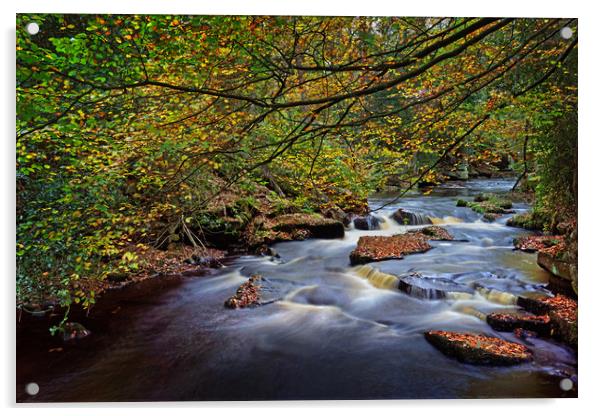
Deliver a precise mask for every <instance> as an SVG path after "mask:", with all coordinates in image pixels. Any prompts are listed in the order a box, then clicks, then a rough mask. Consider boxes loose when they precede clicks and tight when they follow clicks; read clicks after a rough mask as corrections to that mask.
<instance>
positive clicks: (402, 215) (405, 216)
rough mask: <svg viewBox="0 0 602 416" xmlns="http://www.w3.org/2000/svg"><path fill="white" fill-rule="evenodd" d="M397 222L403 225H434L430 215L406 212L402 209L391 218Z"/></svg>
mask: <svg viewBox="0 0 602 416" xmlns="http://www.w3.org/2000/svg"><path fill="white" fill-rule="evenodd" d="M391 217H392V218H393V219H394V220H395V221H397V222H398V223H399V224H401V225H429V224H432V222H431V219H430V218H429V216H428V215H426V214H422V213H418V212H408V211H404V210H403V209H402V208H400V209H398V210H397V211H395V212H394V213H393V215H392V216H391Z"/></svg>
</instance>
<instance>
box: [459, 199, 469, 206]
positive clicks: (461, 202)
mask: <svg viewBox="0 0 602 416" xmlns="http://www.w3.org/2000/svg"><path fill="white" fill-rule="evenodd" d="M456 206H457V207H467V206H468V201H465V200H463V199H458V202H456Z"/></svg>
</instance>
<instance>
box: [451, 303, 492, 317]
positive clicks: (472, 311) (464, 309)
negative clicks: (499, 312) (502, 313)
mask: <svg viewBox="0 0 602 416" xmlns="http://www.w3.org/2000/svg"><path fill="white" fill-rule="evenodd" d="M453 310H455V311H456V312H459V313H463V314H466V315H471V316H474V317H475V318H479V319H480V320H481V321H485V320H487V314H486V313H484V312H481V311H480V310H478V309H476V308H474V307H472V306H467V305H458V306H456V307H454V308H453Z"/></svg>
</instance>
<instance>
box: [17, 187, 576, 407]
mask: <svg viewBox="0 0 602 416" xmlns="http://www.w3.org/2000/svg"><path fill="white" fill-rule="evenodd" d="M511 186H512V181H511V180H473V181H468V182H465V183H460V184H447V185H444V186H441V187H439V188H436V189H435V190H434V191H433V192H432V193H431V194H430V195H429V196H422V195H413V196H408V197H405V198H402V199H401V200H399V201H397V202H396V203H394V204H392V205H390V206H387V207H386V208H384V209H382V210H380V211H378V212H377V215H379V216H382V217H383V218H385V222H384V223H383V224H382V229H380V230H374V231H360V230H355V229H348V230H347V232H346V234H345V237H344V238H343V239H339V240H319V239H310V240H306V241H296V242H286V243H279V244H276V245H275V246H274V247H273V248H274V249H275V250H276V252H278V253H279V255H280V258H269V257H259V256H243V257H239V258H237V259H235V260H233V261H232V262H230V263H229V264H228V265H227V266H226V267H224V268H222V269H220V270H219V271H218V272H216V273H214V274H213V275H210V276H205V277H192V278H187V279H186V280H185V281H184V282H182V284H179V285H177V286H175V287H173V288H171V289H169V290H166V291H164V292H162V293H161V294H160V295H157V296H155V297H153V298H152V299H148V301H147V302H144V303H142V304H138V305H136V307H135V308H130V310H128V314H129V316H128V319H127V325H125V324H124V325H122V326H121V328H120V330H118V331H114V332H113V333H112V335H111V339H110V341H105V342H102V343H100V344H99V345H98V346H96V347H95V348H93V349H92V350H90V351H86V352H80V353H74V354H76V356H74V358H73V359H72V360H71V359H69V360H67V361H69V363H65V364H64V365H63V366H62V367H59V368H60V369H59V370H57V369H56V367H57V366H56V365H55V366H54V367H53V368H54V369H53V370H52V371H49V372H48V373H44V374H41V375H40V378H39V380H31V381H35V382H37V383H38V384H39V385H40V392H39V394H38V395H37V396H33V397H21V400H24V401H34V402H35V401H154V400H169V401H175V400H268V399H282V400H284V399H393V398H399V399H401V398H408V399H419V398H431V399H432V398H479V397H563V396H566V395H567V394H568V395H571V394H573V395H574V393H565V392H563V391H562V390H561V389H560V387H559V382H560V380H561V379H563V378H564V377H566V376H567V375H574V374H576V356H575V353H574V351H572V350H571V349H569V348H567V347H565V346H563V345H561V344H559V343H556V342H555V341H552V340H545V339H533V340H531V342H532V343H533V345H530V346H529V347H530V348H531V349H532V351H533V353H534V360H533V362H531V363H528V364H522V365H518V366H512V367H491V366H475V365H468V364H463V363H460V362H458V361H456V360H454V359H451V358H448V357H446V356H445V355H443V354H442V353H441V352H439V351H438V350H436V349H435V348H434V347H432V346H431V345H430V344H428V343H427V342H426V340H425V338H424V336H423V334H424V332H425V331H428V330H433V329H434V330H439V329H440V330H453V331H470V332H477V333H483V334H489V335H494V336H498V337H501V338H503V339H506V340H510V341H515V342H518V341H519V340H518V339H517V338H515V337H514V335H513V334H512V333H501V332H496V331H494V330H493V329H491V328H490V327H489V326H488V325H487V323H486V322H485V321H484V320H483V315H484V314H486V313H488V312H491V311H513V310H516V306H515V305H514V303H513V299H514V296H513V295H519V294H524V293H534V292H546V291H547V289H546V284H547V282H548V277H549V275H548V273H547V272H545V271H544V270H543V269H541V268H539V266H537V264H536V260H535V255H534V254H528V253H523V252H519V251H514V250H513V246H512V240H513V238H514V237H516V236H517V235H520V234H523V233H524V232H525V231H524V230H520V229H517V228H511V227H508V226H506V225H504V224H505V221H506V220H507V218H508V217H509V215H506V216H503V217H502V218H500V219H498V220H497V221H495V222H493V223H486V222H482V221H481V220H480V215H479V214H476V213H474V212H472V211H471V210H470V209H469V208H460V207H456V200H457V198H458V197H469V196H471V195H475V194H477V193H479V192H503V191H507V190H509V189H510V187H511ZM390 198H391V196H390V195H380V196H378V195H377V196H374V197H373V198H371V199H370V205H371V207H372V208H376V207H378V206H380V205H381V204H382V203H384V202H386V201H388V200H390ZM399 207H403V208H404V209H406V210H408V211H412V212H416V213H423V214H425V215H428V216H429V217H432V218H434V221H435V222H436V223H437V224H438V225H441V226H443V227H445V228H446V229H447V230H448V231H449V232H450V233H452V234H453V235H454V237H455V238H456V239H461V240H466V241H463V242H444V241H434V242H432V243H431V244H432V245H433V247H434V248H433V249H432V250H430V251H428V252H426V253H423V254H413V255H408V256H406V257H405V258H404V259H402V260H393V261H384V262H379V263H371V264H369V265H364V266H358V267H351V266H350V265H349V253H350V252H351V251H352V250H353V249H354V247H355V245H356V242H357V240H358V238H359V237H360V236H362V235H392V234H395V233H399V232H403V231H405V230H406V229H408V228H413V227H411V226H401V225H398V224H397V223H395V222H394V221H393V220H391V219H389V218H388V217H389V216H390V215H391V213H392V212H393V211H394V210H396V209H397V208H399ZM515 209H516V210H517V211H519V212H520V211H522V210H526V209H528V206H527V205H525V204H515ZM414 228H415V227H414ZM375 269H377V270H375ZM379 271H380V272H384V273H388V274H404V273H408V272H420V273H421V274H422V275H423V276H425V277H428V278H429V279H430V281H432V282H433V287H443V288H445V286H446V285H448V286H450V287H454V288H455V287H458V288H460V291H461V288H462V287H467V288H469V287H470V288H474V287H484V288H487V289H483V290H480V291H476V292H474V293H465V294H464V295H463V296H462V295H458V296H457V297H455V298H445V299H429V298H428V296H427V298H425V296H424V294H422V295H417V296H413V295H411V294H410V295H408V294H406V293H402V292H401V291H399V290H398V289H397V288H396V284H395V283H396V281H391V279H390V276H388V275H387V274H383V273H380V272H379ZM253 273H260V274H261V275H263V276H264V277H265V279H267V282H266V284H265V288H264V293H265V297H264V298H265V300H266V304H265V305H263V306H261V307H256V308H248V309H241V310H230V309H226V308H225V307H224V300H225V299H227V298H228V297H229V296H231V295H232V294H233V293H234V292H235V291H236V288H237V287H238V286H239V285H240V284H241V283H243V282H244V281H245V280H246V279H248V277H249V276H250V275H251V274H253ZM437 279H439V280H437ZM492 289H493V290H492ZM57 354H60V353H57ZM62 354H67V353H66V352H63V353H62ZM77 354H79V355H77ZM19 394H20V393H19V392H18V396H19Z"/></svg>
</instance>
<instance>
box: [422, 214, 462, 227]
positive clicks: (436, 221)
mask: <svg viewBox="0 0 602 416" xmlns="http://www.w3.org/2000/svg"><path fill="white" fill-rule="evenodd" d="M429 219H430V220H431V222H432V223H433V224H434V225H439V224H460V223H462V222H464V220H462V219H461V218H458V217H452V216H451V215H448V216H446V217H443V218H437V217H429Z"/></svg>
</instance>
